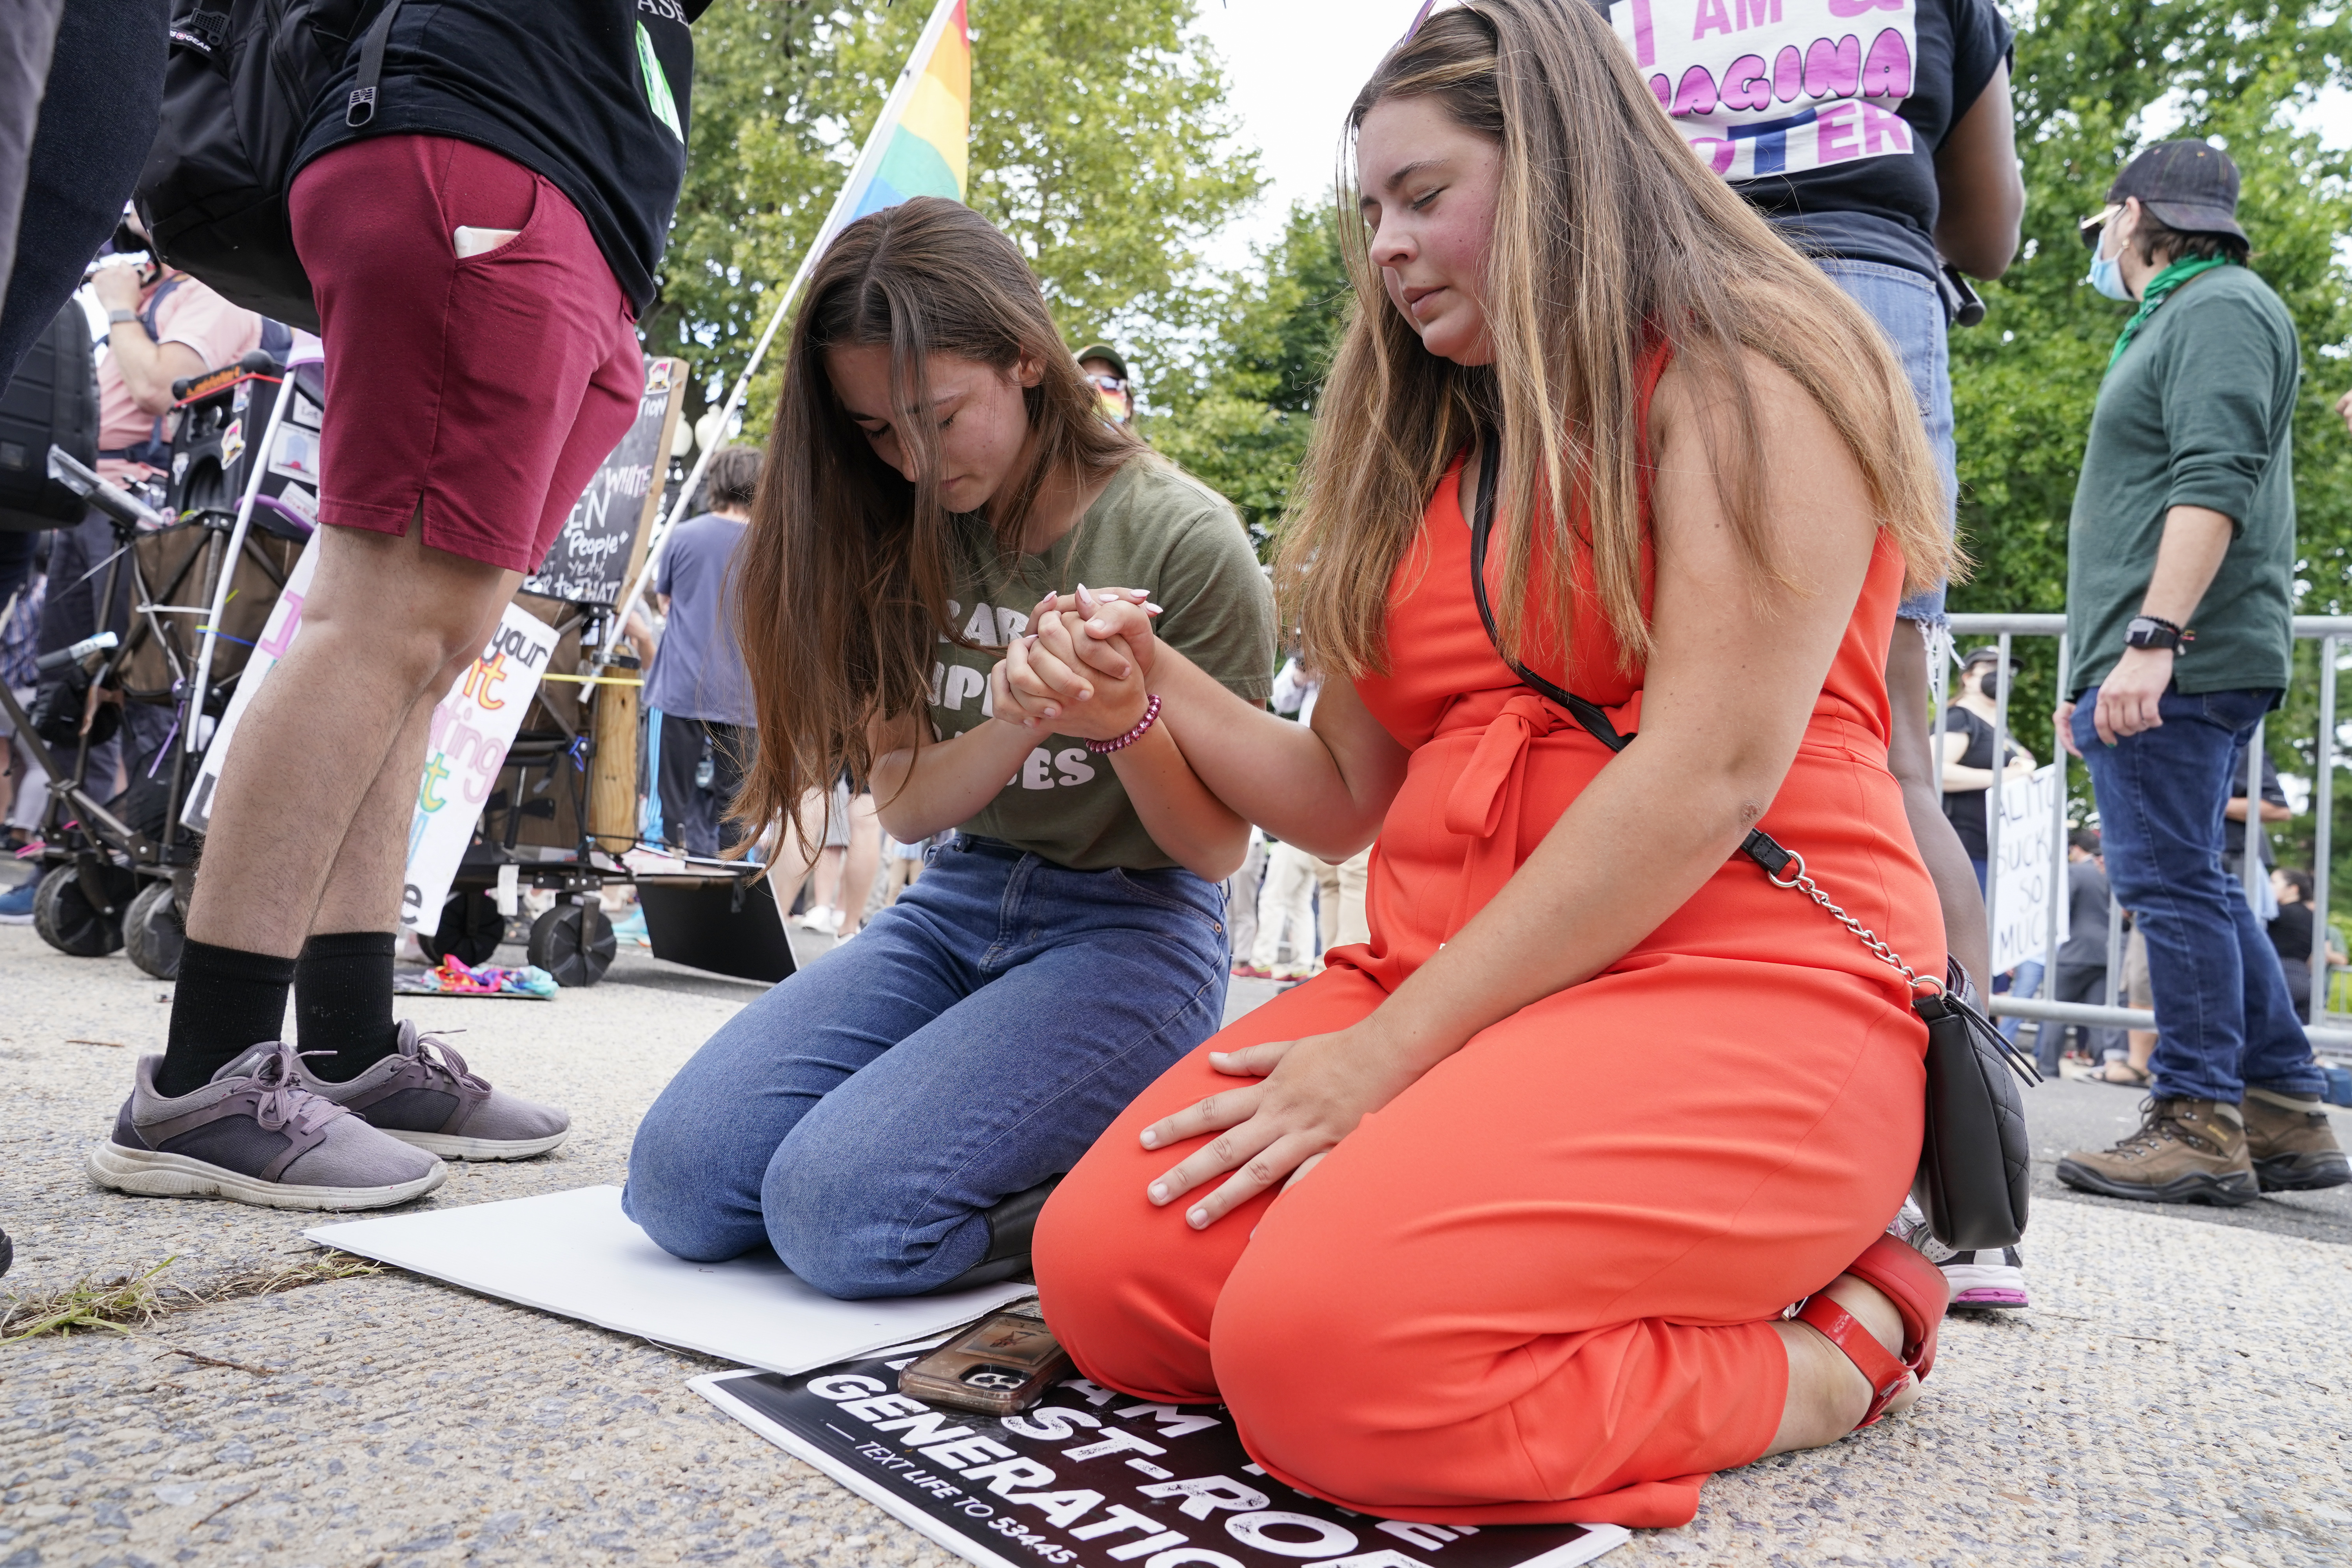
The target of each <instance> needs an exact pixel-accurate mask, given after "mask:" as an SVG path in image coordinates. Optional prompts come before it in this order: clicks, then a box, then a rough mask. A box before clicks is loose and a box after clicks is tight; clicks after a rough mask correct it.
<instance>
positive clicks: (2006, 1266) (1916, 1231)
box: [1886, 1198, 2031, 1311]
mask: <svg viewBox="0 0 2352 1568" xmlns="http://www.w3.org/2000/svg"><path fill="white" fill-rule="evenodd" d="M1886 1234H1887V1235H1889V1236H1891V1237H1895V1239H1896V1240H1898V1241H1902V1242H1906V1243H1908V1244H1909V1245H1910V1246H1911V1247H1913V1248H1915V1249H1916V1251H1917V1252H1918V1253H1919V1255H1920V1256H1921V1257H1923V1258H1926V1259H1927V1261H1928V1262H1930V1263H1932V1264H1934V1265H1935V1266H1936V1267H1937V1268H1940V1269H1942V1270H1943V1271H1944V1279H1946V1280H1947V1281H1948V1283H1949V1285H1950V1287H1951V1291H1952V1299H1951V1301H1950V1303H1949V1304H1948V1306H1947V1307H1946V1308H1945V1309H1944V1310H1946V1311H1960V1310H1981V1309H1983V1308H1987V1307H2000V1308H2014V1307H2024V1306H2029V1305H2031V1303H2030V1302H2028V1301H2027V1300H2026V1299H2025V1264H2024V1262H2023V1260H2022V1259H2021V1258H2019V1257H2018V1253H2017V1248H2015V1247H2001V1248H2000V1249H1998V1250H1991V1249H1988V1250H1986V1251H1982V1252H1956V1251H1954V1250H1953V1249H1952V1248H1950V1247H1946V1246H1945V1245H1944V1244H1943V1243H1942V1242H1940V1241H1937V1239H1936V1237H1935V1233H1934V1232H1932V1231H1930V1230H1929V1229H1928V1228H1927V1215H1925V1214H1923V1213H1921V1212H1920V1209H1919V1205H1918V1204H1917V1202H1916V1200H1914V1199H1911V1198H1905V1199H1904V1200H1903V1206H1902V1208H1900V1209H1898V1210H1897V1211H1895V1217H1894V1219H1892V1220H1890V1221H1889V1222H1888V1223H1887V1226H1886Z"/></svg>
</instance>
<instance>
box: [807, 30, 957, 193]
mask: <svg viewBox="0 0 2352 1568" xmlns="http://www.w3.org/2000/svg"><path fill="white" fill-rule="evenodd" d="M964 5H965V0H940V4H939V7H938V9H936V10H934V11H933V12H932V13H931V19H930V21H929V23H927V24H925V26H924V27H923V34H922V37H920V38H919V39H918V40H917V41H916V44H915V49H914V53H913V54H911V55H909V56H908V58H907V65H906V68H905V69H904V70H903V71H901V72H900V73H899V76H898V85H897V86H896V87H894V88H893V89H891V93H890V100H889V101H888V102H887V103H886V104H884V105H883V107H882V118H881V119H880V120H878V121H875V124H874V130H873V132H872V133H871V134H870V135H868V136H867V137H866V146H865V148H864V150H863V151H861V152H860V153H858V155H857V163H856V167H855V168H853V169H851V170H850V173H849V184H848V188H847V189H846V190H845V191H844V192H843V197H842V202H841V205H840V207H839V208H838V209H836V210H838V211H839V212H840V213H841V214H842V215H843V216H842V221H843V222H845V223H849V222H855V221H856V219H858V218H861V217H864V216H866V214H867V213H874V212H880V211H881V210H882V209H883V208H884V207H887V206H896V205H898V203H900V202H903V201H905V200H906V199H907V198H908V197H909V196H946V197H948V198H949V199H950V200H951V201H959V202H960V201H961V200H963V198H964V190H965V185H966V183H967V181H968V179H969V176H970V170H971V152H970V148H969V145H968V144H969V143H970V142H971V28H970V26H967V25H966V22H965V18H964Z"/></svg>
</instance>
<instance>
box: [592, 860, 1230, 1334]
mask: <svg viewBox="0 0 2352 1568" xmlns="http://www.w3.org/2000/svg"><path fill="white" fill-rule="evenodd" d="M1223 921H1224V900H1223V894H1222V893H1221V892H1220V891H1219V890H1218V889H1217V887H1216V885H1215V884H1213V883H1210V882H1204V881H1202V879H1200V878H1198V877H1195V876H1193V875H1192V873H1191V872H1189V871H1182V870H1165V871H1123V870H1109V871H1073V870H1068V869H1066V868H1063V867H1060V866H1056V865H1055V864H1053V863H1052V862H1050V861H1047V860H1042V859H1040V858H1037V857H1036V856H1034V855H1024V854H1022V853H1020V852H1019V851H1017V850H1014V849H1013V848H1012V847H1010V846H1006V845H1003V844H997V843H994V842H993V841H991V840H986V839H975V838H971V837H961V838H958V839H957V840H956V841H955V843H954V844H952V845H951V846H950V847H948V848H946V849H944V850H942V851H940V853H939V854H938V855H937V856H935V857H934V858H933V859H932V861H931V864H930V867H929V869H927V870H926V871H925V872H924V873H923V876H922V879H921V880H919V881H918V882H916V883H915V885H914V886H913V887H911V888H908V889H907V891H906V892H905V893H904V894H902V895H900V897H899V899H898V902H897V903H895V904H893V905H891V906H890V907H889V908H888V909H886V910H883V911H882V912H881V913H880V914H878V915H877V916H876V917H875V919H874V921H873V922H872V923H871V924H869V925H867V926H866V930H865V931H863V932H861V933H860V934H859V935H858V937H857V938H856V941H854V942H846V943H845V944H843V945H842V946H841V947H839V948H836V949H835V950H834V951H833V952H828V953H826V954H825V955H824V957H822V958H819V959H818V960H817V961H816V962H815V963H812V964H810V965H809V966H808V967H807V968H806V969H804V970H803V971H801V972H800V973H797V974H795V975H793V977H792V978H791V979H789V980H786V981H784V982H783V983H782V984H780V985H778V986H777V987H775V989H773V990H772V991H770V992H769V993H768V994H766V995H765V996H762V997H761V998H760V999H759V1000H758V1001H757V1002H754V1003H752V1004H751V1005H750V1006H748V1007H746V1008H744V1009H743V1011H742V1012H740V1013H739V1014H737V1015H736V1016H734V1018H732V1019H731V1020H730V1021H729V1023H728V1024H727V1025H726V1026H725V1027H723V1028H721V1029H720V1030H719V1032H718V1033H717V1034H716V1035H713V1036H712V1037H710V1039H709V1042H707V1043H706V1044H705V1045H704V1046H703V1047H702V1049H701V1050H699V1051H698V1052H696V1053H695V1055H694V1058H693V1059H692V1060H691V1061H689V1062H688V1063H687V1064H686V1066H685V1068H683V1069H681V1070H680V1071H679V1073H678V1075H677V1077H676V1078H675V1079H671V1080H670V1083H669V1087H668V1088H667V1089H663V1090H662V1092H661V1097H660V1098H659V1099H658V1100H656V1101H655V1102H654V1106H653V1109H652V1110H649V1111H647V1112H646V1119H645V1121H644V1122H643V1123H641V1124H640V1125H639V1126H638V1128H637V1137H636V1143H635V1147H634V1148H633V1149H632V1150H631V1152H630V1155H629V1180H628V1186H627V1188H626V1190H625V1192H624V1194H623V1195H622V1199H621V1206H622V1208H623V1210H624V1211H625V1213H626V1214H627V1215H628V1216H629V1217H630V1218H631V1219H634V1220H635V1221H636V1222H637V1224H639V1225H641V1226H644V1227H645V1230H646V1235H648V1236H650V1237H653V1239H654V1240H655V1241H656V1243H658V1244H659V1245H660V1246H661V1247H664V1248H665V1249H667V1251H669V1252H671V1253H674V1254H676V1255H677V1257H680V1258H688V1259H690V1260H692V1261H695V1262H704V1263H707V1262H715V1261H717V1260H719V1259H720V1258H733V1257H735V1256H737V1255H738V1254H740V1253H744V1252H748V1251H750V1250H751V1249H752V1248H754V1247H759V1246H761V1244H763V1243H765V1244H767V1245H770V1246H772V1247H774V1248H775V1250H776V1256H777V1257H779V1258H782V1260H783V1262H784V1265H785V1267H787V1268H790V1269H791V1270H792V1271H793V1273H794V1274H796V1275H798V1276H799V1277H800V1278H801V1279H804V1280H806V1281H807V1282H808V1283H810V1284H811V1285H814V1286H815V1287H816V1288H817V1289H820V1290H823V1291H824V1292H825V1293H826V1294H827V1295H829V1296H835V1297H840V1298H843V1299H845V1300H858V1299H862V1298H866V1297H872V1296H914V1295H919V1294H921V1293H922V1292H924V1291H927V1290H935V1289H939V1288H940V1287H941V1286H943V1285H946V1284H948V1283H950V1281H952V1280H954V1279H956V1278H957V1277H958V1276H959V1275H961V1274H962V1273H964V1272H965V1271H966V1270H968V1269H970V1268H972V1267H974V1266H975V1265H976V1264H978V1263H979V1262H980V1261H981V1260H982V1258H983V1257H984V1256H985V1255H986V1254H987V1252H988V1249H989V1240H990V1237H989V1227H988V1221H987V1219H986V1217H985V1214H984V1211H985V1210H987V1209H988V1208H989V1207H990V1206H992V1205H994V1204H996V1203H998V1202H1000V1201H1002V1200H1003V1199H1004V1198H1006V1197H1009V1196H1011V1195H1012V1194H1015V1193H1020V1192H1025V1191H1027V1190H1028V1189H1029V1188H1031V1187H1034V1186H1035V1185H1037V1184H1039V1183H1041V1182H1043V1181H1045V1180H1046V1179H1047V1178H1049V1177H1052V1176H1055V1175H1059V1174H1060V1173H1063V1172H1066V1171H1067V1170H1068V1169H1069V1168H1070V1167H1071V1166H1073V1165H1075V1164H1076V1163H1077V1160H1078V1156H1079V1155H1081V1154H1083V1153H1085V1152H1087V1148H1088V1146H1090V1145H1091V1144H1092V1143H1093V1142H1094V1141H1095V1139H1096V1138H1097V1137H1098V1136H1100V1135H1101V1133H1102V1131H1103V1129H1104V1128H1106V1127H1108V1126H1109V1125H1110V1122H1111V1119H1112V1118H1114V1117H1116V1116H1117V1115H1118V1113H1119V1112H1120V1111H1122V1110H1126V1109H1127V1105H1128V1102H1129V1100H1133V1099H1134V1098H1135V1097H1136V1095H1137V1094H1139V1092H1141V1091H1142V1089H1144V1088H1145V1086H1147V1085H1149V1084H1150V1083H1151V1082H1152V1080H1154V1079H1157V1078H1158V1077H1159V1076H1160V1074H1161V1073H1162V1072H1165V1071H1166V1070H1167V1069H1168V1068H1169V1067H1170V1066H1171V1065H1172V1064H1173V1063H1174V1062H1175V1061H1176V1060H1177V1058H1180V1057H1181V1056H1183V1055H1184V1054H1185V1053H1186V1052H1188V1051H1190V1050H1192V1048H1193V1047H1195V1046H1198V1045H1199V1044H1200V1043H1201V1042H1202V1040H1205V1039H1207V1038H1208V1037H1209V1036H1210V1035H1211V1034H1212V1033H1213V1032H1214V1031H1215V1029H1216V1028H1217V1026H1218V1025H1219V1023H1220V1022H1221V1021H1222V1020H1223V1016H1224V1006H1225V984H1226V977H1227V962H1228V961H1227V959H1226V956H1225V931H1224V923H1223ZM1139 1195H1140V1194H1139Z"/></svg>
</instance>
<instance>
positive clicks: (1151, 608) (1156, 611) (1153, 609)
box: [1143, 604, 1167, 616]
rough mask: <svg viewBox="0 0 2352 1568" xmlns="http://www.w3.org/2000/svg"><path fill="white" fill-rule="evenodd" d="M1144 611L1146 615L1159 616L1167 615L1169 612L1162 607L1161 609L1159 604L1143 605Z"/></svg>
mask: <svg viewBox="0 0 2352 1568" xmlns="http://www.w3.org/2000/svg"><path fill="white" fill-rule="evenodd" d="M1143 613H1144V614H1145V615H1147V616H1159V615H1165V614H1166V613H1167V612H1166V611H1164V610H1162V609H1161V608H1160V606H1159V605H1153V604H1146V605H1144V606H1143Z"/></svg>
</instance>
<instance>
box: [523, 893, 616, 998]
mask: <svg viewBox="0 0 2352 1568" xmlns="http://www.w3.org/2000/svg"><path fill="white" fill-rule="evenodd" d="M616 945H617V944H616V943H615V942H614V940H613V922H612V921H608V920H606V919H605V918H604V910H602V909H599V908H598V907H597V906H596V905H594V904H558V905H556V906H555V907H554V908H553V909H551V910H548V911H547V912H546V913H545V914H543V915H541V916H540V917H539V919H537V920H535V921H531V922H530V961H531V962H532V963H535V964H537V965H539V967H540V968H541V969H544V970H546V971H547V972H548V973H550V974H552V975H554V976H555V983H556V984H558V985H563V986H572V985H593V984H596V982H598V981H599V980H602V979H603V978H604V971H606V970H607V969H610V968H611V967H612V966H613V952H614V948H615V946H616Z"/></svg>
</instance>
